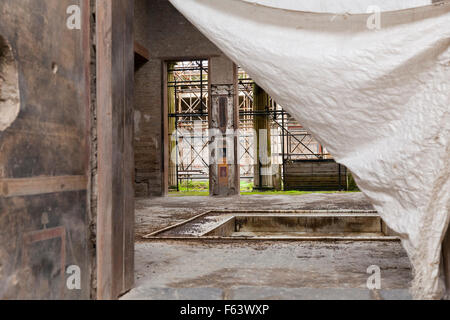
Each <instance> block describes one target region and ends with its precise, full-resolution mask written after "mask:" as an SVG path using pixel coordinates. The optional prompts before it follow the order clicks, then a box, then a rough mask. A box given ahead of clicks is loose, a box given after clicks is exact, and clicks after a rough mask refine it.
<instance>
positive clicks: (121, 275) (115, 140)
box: [96, 0, 134, 299]
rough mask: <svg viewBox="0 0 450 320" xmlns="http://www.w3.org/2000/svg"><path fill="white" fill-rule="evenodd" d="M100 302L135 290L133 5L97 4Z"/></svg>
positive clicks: (100, 0)
mask: <svg viewBox="0 0 450 320" xmlns="http://www.w3.org/2000/svg"><path fill="white" fill-rule="evenodd" d="M96 13H97V108H98V219H97V287H98V289H97V298H98V299H116V298H118V297H119V296H120V295H121V294H122V293H124V292H126V291H128V290H129V289H131V287H132V286H133V284H134V190H133V189H134V153H133V132H134V130H133V122H134V117H133V84H134V49H133V48H134V39H133V37H134V34H133V19H134V1H129V0H115V1H110V0H97V7H96Z"/></svg>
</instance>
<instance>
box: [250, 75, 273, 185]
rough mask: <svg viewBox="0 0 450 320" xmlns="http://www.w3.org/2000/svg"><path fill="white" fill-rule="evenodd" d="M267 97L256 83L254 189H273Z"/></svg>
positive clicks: (254, 101)
mask: <svg viewBox="0 0 450 320" xmlns="http://www.w3.org/2000/svg"><path fill="white" fill-rule="evenodd" d="M269 103H270V97H269V95H268V94H267V93H266V92H265V91H264V90H263V89H262V88H261V87H260V86H258V85H257V84H256V83H255V84H254V87H253V109H254V111H255V116H254V120H253V124H254V128H255V134H256V137H255V145H256V147H255V162H256V163H255V168H254V173H255V178H254V185H255V189H259V190H271V189H273V173H272V145H271V132H270V122H269V115H268V112H267V111H268V107H269Z"/></svg>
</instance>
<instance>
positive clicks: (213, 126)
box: [208, 56, 240, 196]
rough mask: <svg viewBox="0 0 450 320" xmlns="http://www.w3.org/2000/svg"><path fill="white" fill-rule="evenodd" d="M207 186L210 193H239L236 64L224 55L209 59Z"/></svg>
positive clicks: (222, 194)
mask: <svg viewBox="0 0 450 320" xmlns="http://www.w3.org/2000/svg"><path fill="white" fill-rule="evenodd" d="M209 68H210V74H209V76H210V93H209V99H210V107H209V110H208V112H209V131H210V132H209V139H210V141H209V142H210V149H209V152H210V154H209V160H210V161H209V188H210V195H211V196H232V195H238V194H239V193H240V167H239V159H238V152H237V151H238V138H239V136H238V129H239V118H238V115H239V110H238V108H239V107H238V94H237V93H238V89H237V66H236V65H235V64H234V63H233V62H232V61H231V60H230V59H228V58H227V57H225V56H219V57H213V58H211V59H210V66H209Z"/></svg>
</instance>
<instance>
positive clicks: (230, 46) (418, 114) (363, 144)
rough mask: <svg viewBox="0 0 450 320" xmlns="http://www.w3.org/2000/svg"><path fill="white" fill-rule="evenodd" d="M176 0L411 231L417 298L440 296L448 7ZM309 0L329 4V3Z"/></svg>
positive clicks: (449, 151)
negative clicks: (340, 9)
mask: <svg viewBox="0 0 450 320" xmlns="http://www.w3.org/2000/svg"><path fill="white" fill-rule="evenodd" d="M170 1H171V2H172V3H173V4H174V5H175V7H177V8H178V9H179V10H180V11H181V12H182V13H183V14H184V15H185V16H186V17H187V18H188V19H189V20H190V21H191V22H192V23H193V24H194V25H195V26H197V27H198V29H199V30H200V31H201V32H202V33H204V34H205V35H206V36H207V37H208V38H209V39H210V40H211V41H213V42H214V43H215V44H216V45H217V46H218V47H219V48H220V49H221V50H222V51H223V52H224V53H225V54H226V55H227V56H229V57H230V58H231V59H232V60H234V62H235V63H237V64H239V65H240V66H242V67H243V68H244V69H245V70H246V71H247V72H248V73H249V74H250V76H251V77H252V78H253V79H254V80H255V81H256V82H257V83H258V84H259V85H260V86H261V87H263V88H264V89H265V90H266V91H267V92H268V93H269V94H270V95H271V96H272V97H273V98H274V99H275V100H276V101H277V102H278V103H279V104H280V105H282V106H283V107H284V108H285V109H286V110H287V111H288V112H289V113H290V114H291V115H292V116H294V117H295V118H296V119H297V120H298V121H299V122H300V123H301V124H302V125H303V126H304V127H306V128H307V129H308V130H309V131H310V132H311V133H312V134H313V135H314V136H315V137H316V138H317V140H318V141H319V142H321V143H322V144H323V145H324V146H326V147H327V149H328V150H329V151H330V152H331V154H333V156H334V157H335V159H336V160H337V161H338V162H339V163H341V164H343V165H345V166H347V167H348V168H349V169H350V170H351V171H352V173H353V174H354V176H355V179H356V181H357V183H358V185H359V187H360V189H361V190H362V191H363V192H364V193H365V194H366V195H367V196H368V197H369V198H370V199H371V201H372V203H373V204H374V206H375V208H376V209H377V210H378V212H379V213H380V214H381V216H382V218H383V220H384V221H385V222H386V223H387V224H388V226H389V227H390V228H392V229H393V230H394V231H396V232H397V233H399V235H400V236H401V238H402V243H403V245H404V247H405V248H406V250H407V252H408V255H409V257H410V259H411V262H412V264H413V267H414V273H415V278H414V281H413V294H414V297H415V298H439V297H441V294H442V289H443V284H442V281H440V280H439V263H440V257H441V242H442V239H443V236H444V234H445V231H446V229H447V226H448V222H449V215H450V90H449V89H450V86H449V84H450V50H449V45H450V4H449V3H448V2H447V3H444V4H440V5H428V6H424V7H419V8H414V9H405V10H401V11H392V12H383V13H381V14H380V16H377V15H373V14H349V13H346V14H335V13H330V14H327V13H311V12H309V13H307V12H300V11H294V10H284V9H279V8H273V7H268V6H264V5H260V4H255V3H249V2H248V1H250V2H259V1H254V0H248V1H241V0H170ZM260 1H262V2H266V3H268V2H273V1H269V0H266V1H264V0H260ZM291 2H292V1H291ZM302 2H303V4H304V5H305V8H307V7H308V6H306V4H308V5H309V9H308V10H309V11H314V5H313V3H314V2H315V3H318V4H320V6H321V7H320V8H318V7H317V9H318V10H316V11H320V12H328V10H327V7H326V5H325V1H323V0H322V1H318V2H316V0H305V1H302ZM329 2H330V3H331V2H333V1H331V0H330V1H329ZM338 2H340V3H341V4H345V3H344V2H345V1H343V0H341V1H338ZM365 2H366V3H367V4H369V2H368V1H365ZM370 2H371V3H374V4H376V2H377V1H375V0H373V1H370ZM380 2H384V3H386V1H381V0H380ZM415 2H416V4H420V1H415ZM286 3H287V0H286ZM391 3H392V2H391ZM402 3H404V1H403V2H402ZM335 5H336V4H335ZM346 5H348V6H351V3H350V2H349V1H347V2H346ZM330 8H332V9H330V10H329V11H330V12H334V11H333V10H335V9H336V8H334V7H333V6H331V7H330ZM400 8H406V7H400ZM295 9H298V8H295ZM362 9H363V7H361V6H360V5H359V8H357V10H356V12H358V11H361V10H362ZM389 9H393V7H392V6H391V7H389ZM305 10H306V9H305ZM351 11H352V8H351V7H349V8H348V10H345V12H351ZM375 11H376V10H375Z"/></svg>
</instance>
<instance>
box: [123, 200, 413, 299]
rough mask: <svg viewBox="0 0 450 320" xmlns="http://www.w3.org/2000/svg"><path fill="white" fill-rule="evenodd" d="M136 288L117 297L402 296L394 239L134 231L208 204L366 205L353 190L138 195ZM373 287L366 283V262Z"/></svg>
mask: <svg viewBox="0 0 450 320" xmlns="http://www.w3.org/2000/svg"><path fill="white" fill-rule="evenodd" d="M136 208H137V215H136V219H137V221H136V224H137V226H136V227H137V230H138V238H137V243H136V287H135V289H133V290H132V291H131V292H129V293H128V294H126V295H125V296H124V297H123V299H152V300H159V299H183V300H191V299H194V300H197V299H198V300H204V299H230V300H232V299H244V300H253V299H409V298H410V296H409V293H408V287H409V282H410V281H411V267H410V264H409V260H408V257H407V255H406V253H405V251H404V250H403V248H402V246H401V244H400V243H399V242H396V241H387V242H362V241H358V242H349V241H338V242H317V241H316V242H312V241H231V242H230V241H228V242H226V241H220V240H217V241H186V240H185V241H170V240H151V241H144V239H142V238H140V237H139V235H141V236H142V235H143V234H147V233H150V232H152V231H155V230H158V229H160V228H163V227H166V226H169V225H173V224H175V223H178V222H180V221H183V220H185V219H188V218H190V217H193V216H195V215H197V214H199V213H201V212H204V211H207V210H212V209H221V210H225V209H227V210H229V209H240V210H243V209H249V208H250V209H267V210H270V209H274V208H275V209H283V210H292V209H306V210H311V209H333V210H334V209H367V210H370V209H372V206H371V205H370V204H369V203H368V202H367V200H366V199H365V198H364V196H363V195H362V194H360V193H342V194H309V195H301V196H287V195H283V196H279V195H277V196H261V195H254V196H242V197H236V198H231V199H230V198H217V199H211V198H209V197H189V198H178V197H174V198H155V199H139V200H137V203H136ZM371 265H377V266H379V267H380V269H381V290H380V291H371V290H368V289H367V284H366V283H367V279H368V278H369V276H370V275H369V274H368V273H367V268H368V267H369V266H371Z"/></svg>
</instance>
